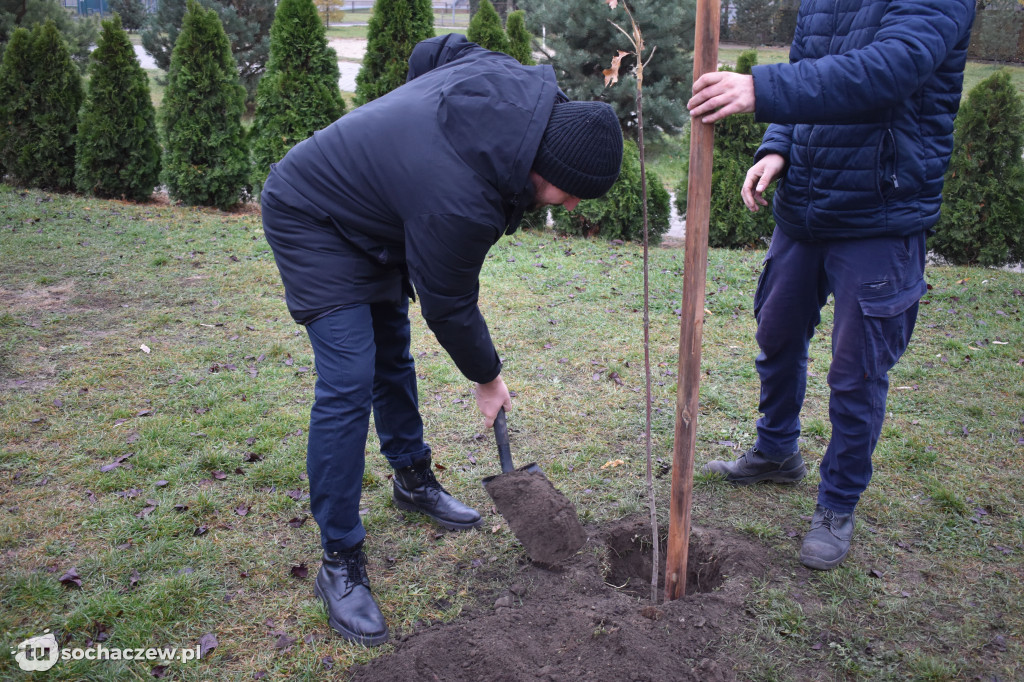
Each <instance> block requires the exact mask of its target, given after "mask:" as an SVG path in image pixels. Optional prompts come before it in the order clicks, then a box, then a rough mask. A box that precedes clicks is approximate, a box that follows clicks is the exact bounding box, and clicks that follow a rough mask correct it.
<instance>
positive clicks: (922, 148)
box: [752, 0, 974, 240]
mask: <svg viewBox="0 0 1024 682" xmlns="http://www.w3.org/2000/svg"><path fill="white" fill-rule="evenodd" d="M973 19H974V0H804V1H803V2H802V3H801V5H800V12H799V17H798V19H797V30H796V35H795V37H794V39H793V45H792V48H791V51H790V63H788V64H765V65H760V66H755V67H754V68H753V70H752V74H753V77H754V89H755V94H756V97H757V103H756V111H755V117H756V118H757V119H758V120H760V121H770V122H772V123H773V125H771V126H769V127H768V130H767V132H766V133H765V136H764V140H763V142H762V145H761V147H760V149H758V151H757V155H756V158H757V159H760V158H761V157H763V156H764V155H765V154H768V153H778V154H781V155H782V156H783V157H785V158H786V160H787V162H788V165H787V168H786V171H785V173H784V177H783V178H782V179H781V180H780V182H779V186H778V189H777V191H776V193H775V198H774V200H773V212H774V215H775V220H776V222H777V223H778V225H779V227H780V229H782V230H783V231H784V232H785V233H786V235H787V236H789V237H791V238H793V239H798V240H816V239H849V238H863V237H878V236H905V235H909V234H914V233H918V232H921V231H923V230H927V229H929V228H931V227H932V226H933V225H934V224H935V223H936V222H937V221H938V219H939V206H940V204H941V202H942V182H943V177H944V175H945V172H946V168H947V166H948V164H949V156H950V153H951V152H952V149H953V120H954V118H955V117H956V112H957V109H958V107H959V102H960V93H961V90H962V87H963V70H964V65H965V63H966V61H967V45H968V42H969V40H970V29H971V24H972V22H973Z"/></svg>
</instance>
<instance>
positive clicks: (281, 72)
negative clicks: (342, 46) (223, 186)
mask: <svg viewBox="0 0 1024 682" xmlns="http://www.w3.org/2000/svg"><path fill="white" fill-rule="evenodd" d="M344 113H345V102H344V100H342V98H341V90H339V89H338V60H337V56H336V55H335V53H334V50H332V49H331V48H330V47H328V46H327V33H326V31H325V30H324V25H323V23H322V22H321V21H320V17H319V15H318V13H317V8H316V6H315V5H314V4H313V0H281V4H279V5H278V6H277V16H276V18H275V19H274V25H273V26H272V27H271V29H270V62H269V64H268V65H267V73H266V75H264V76H263V79H262V80H261V81H260V84H259V89H258V90H257V93H256V116H255V118H254V120H253V127H252V131H251V132H250V134H249V136H250V140H251V148H252V155H253V175H252V186H253V193H254V194H256V195H257V196H258V195H259V192H260V190H261V189H262V188H263V183H264V181H265V180H266V179H267V174H268V173H269V172H270V164H272V163H274V162H276V161H279V160H280V159H281V157H283V156H284V155H285V153H286V152H287V151H288V150H289V149H291V148H292V147H293V146H294V145H295V144H296V143H298V142H301V141H302V140H304V139H306V138H307V137H309V136H310V135H312V134H313V133H314V132H315V131H317V130H320V129H321V128H324V127H326V126H328V125H330V124H331V123H332V122H333V121H335V120H336V119H338V118H339V117H340V116H341V115H342V114H344Z"/></svg>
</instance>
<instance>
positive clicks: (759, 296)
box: [754, 249, 772, 322]
mask: <svg viewBox="0 0 1024 682" xmlns="http://www.w3.org/2000/svg"><path fill="white" fill-rule="evenodd" d="M763 265H764V267H762V268H761V275H760V276H759V277H758V278H757V288H756V289H755V290H754V319H755V320H757V321H758V322H760V321H761V308H762V306H764V289H765V282H766V281H767V279H768V270H769V269H771V267H772V254H771V250H770V249H769V251H768V254H767V255H765V257H764V263H763Z"/></svg>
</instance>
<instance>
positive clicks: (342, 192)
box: [261, 35, 622, 645]
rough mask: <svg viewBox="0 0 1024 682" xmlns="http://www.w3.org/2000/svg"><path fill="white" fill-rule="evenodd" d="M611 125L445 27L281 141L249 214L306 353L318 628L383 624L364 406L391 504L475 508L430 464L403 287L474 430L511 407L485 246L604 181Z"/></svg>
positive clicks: (363, 639) (617, 137) (361, 636)
mask: <svg viewBox="0 0 1024 682" xmlns="http://www.w3.org/2000/svg"><path fill="white" fill-rule="evenodd" d="M621 161H622V132H621V129H620V127H619V122H618V119H617V118H616V116H615V114H614V112H613V111H612V109H611V107H610V106H608V105H607V104H604V103H600V102H570V101H567V99H566V98H565V96H564V95H563V94H562V93H561V91H560V90H559V88H558V84H557V83H556V81H555V74H554V71H553V69H552V68H551V67H550V66H534V67H527V66H522V65H521V64H519V63H518V62H517V61H516V60H514V59H512V58H511V57H508V56H507V55H503V54H498V53H494V52H489V51H487V50H484V49H482V48H480V47H478V46H477V45H474V44H473V43H470V42H468V41H466V39H465V38H464V37H463V36H460V35H448V36H441V37H439V38H433V39H431V40H427V41H424V42H422V43H420V44H419V45H418V46H417V47H416V48H415V50H414V51H413V54H412V56H411V57H410V60H409V78H408V82H407V83H406V84H405V85H403V86H402V87H400V88H398V89H396V90H394V91H393V92H391V93H389V94H387V95H385V96H383V97H381V98H379V99H377V100H374V101H373V102H370V103H369V104H366V105H364V106H361V107H359V108H358V109H356V110H354V111H352V112H351V113H349V114H347V115H345V116H344V117H342V118H341V119H339V120H338V121H336V122H335V123H333V124H332V125H330V126H329V127H327V128H325V129H324V130H321V131H318V132H317V133H315V134H314V135H313V137H311V138H309V139H307V140H305V141H303V142H300V143H299V144H297V145H296V146H295V147H294V148H293V149H292V150H291V151H289V152H288V154H287V155H286V156H285V157H284V159H282V160H281V161H280V162H279V163H277V164H275V165H274V166H273V167H272V169H271V172H270V176H269V177H268V178H267V181H266V184H265V185H264V189H263V193H262V195H261V201H262V211H263V226H264V232H265V234H266V237H267V241H268V242H269V243H270V245H271V247H272V248H273V251H274V257H275V260H276V263H277V266H278V269H279V271H280V273H281V278H282V280H283V282H284V287H285V300H286V302H287V304H288V309H289V311H290V312H291V314H292V316H293V317H294V319H295V320H296V321H297V322H298V323H299V324H303V325H305V326H306V330H307V332H308V334H309V338H310V342H311V343H312V346H313V351H314V355H315V360H316V371H317V380H316V387H315V399H314V403H313V407H312V410H311V413H310V424H309V444H308V449H307V457H306V466H307V470H308V474H309V492H310V506H311V508H312V511H313V516H314V518H315V519H316V521H317V524H318V525H319V526H320V536H321V542H322V545H323V550H324V555H323V564H322V566H321V568H320V571H319V572H318V573H317V577H316V582H315V586H314V589H315V591H316V594H317V595H318V596H319V597H320V599H321V600H322V601H323V602H324V604H325V606H326V608H327V613H328V620H329V623H330V625H331V627H332V628H333V629H334V630H335V631H336V632H338V633H339V634H341V635H342V636H343V637H345V638H346V639H349V640H351V641H356V642H360V643H362V644H365V645H377V644H381V643H383V642H384V641H386V640H387V638H388V629H387V625H386V623H385V622H384V617H383V616H382V615H381V612H380V609H379V608H378V607H377V604H376V603H375V602H374V599H373V596H372V595H371V593H370V588H369V580H368V578H367V575H366V568H365V561H366V559H365V555H364V553H363V551H362V545H363V539H364V538H365V536H366V532H365V530H364V529H363V525H362V523H361V521H360V519H359V497H360V492H361V488H362V480H363V467H364V453H365V448H366V436H367V430H368V428H369V418H370V412H371V409H372V412H373V417H374V426H375V428H376V430H377V435H378V436H379V438H380V445H381V451H382V452H383V454H384V455H385V457H386V458H387V460H388V463H389V464H390V465H391V466H392V467H393V468H394V470H395V475H394V478H393V495H394V503H395V506H396V507H398V508H399V509H404V510H411V511H417V512H422V513H423V514H426V515H427V516H429V517H430V518H431V519H433V520H434V521H435V522H437V523H438V524H440V525H441V526H443V527H445V528H448V529H451V530H464V529H470V528H475V527H477V526H479V525H480V524H481V523H482V520H481V518H480V514H479V513H477V512H476V510H474V509H472V508H470V507H468V506H466V505H465V504H463V503H462V502H460V501H459V500H457V499H455V498H454V497H453V496H451V495H450V494H449V493H448V492H447V491H446V490H445V489H444V488H443V487H441V485H440V484H439V483H438V481H437V479H436V478H435V477H434V474H433V472H432V470H431V450H430V446H429V445H427V444H426V443H425V442H424V440H423V422H422V420H421V418H420V414H419V408H418V402H417V392H416V373H415V368H414V366H413V359H412V355H411V353H410V348H409V338H410V335H409V317H408V310H409V300H410V298H412V297H414V296H418V298H419V303H420V308H421V311H422V314H423V317H424V318H425V319H426V321H427V324H428V326H429V327H430V329H431V330H432V331H433V333H434V335H435V336H436V337H437V340H438V341H439V342H440V343H441V345H442V346H443V347H444V349H445V350H446V351H447V352H448V354H449V355H450V356H451V358H452V360H453V361H454V362H455V364H456V366H458V368H459V369H460V370H461V371H462V373H463V374H464V375H465V376H466V377H467V378H468V379H469V380H471V381H474V382H476V402H477V406H478V407H479V409H480V411H481V412H482V413H483V415H484V418H485V421H486V423H487V426H488V427H490V426H491V425H492V424H493V422H494V418H495V417H496V416H497V413H498V411H499V410H500V409H502V408H504V409H506V410H508V409H511V407H512V404H511V399H510V397H509V391H508V388H507V387H506V386H505V382H504V381H503V380H502V378H501V375H500V372H501V361H500V360H499V359H498V354H497V353H496V352H495V349H494V345H493V344H492V342H491V337H490V334H489V333H488V330H487V325H486V324H485V322H484V318H483V316H482V315H481V313H480V309H479V308H478V306H477V298H478V294H479V274H480V269H481V266H482V265H483V262H484V258H485V256H486V255H487V251H488V250H489V249H490V248H491V246H493V245H494V243H495V242H496V241H497V240H498V239H499V238H500V237H501V236H502V235H503V234H510V233H511V232H513V231H514V230H515V229H516V227H517V225H518V224H519V221H520V220H521V218H522V216H523V213H524V212H525V211H526V210H527V209H528V208H532V207H539V206H545V205H561V206H564V207H565V208H567V209H569V210H572V209H573V208H575V207H576V204H577V203H578V202H579V200H580V199H592V198H597V197H599V196H601V195H603V194H604V193H605V192H607V191H608V190H609V189H610V188H611V186H612V184H613V183H614V182H615V180H616V178H617V177H618V174H619V167H620V164H621Z"/></svg>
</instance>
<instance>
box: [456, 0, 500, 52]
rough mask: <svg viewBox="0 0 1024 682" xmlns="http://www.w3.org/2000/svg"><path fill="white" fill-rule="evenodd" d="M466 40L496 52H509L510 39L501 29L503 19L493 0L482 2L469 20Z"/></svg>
mask: <svg viewBox="0 0 1024 682" xmlns="http://www.w3.org/2000/svg"><path fill="white" fill-rule="evenodd" d="M466 38H468V39H469V40H470V41H471V42H474V43H476V44H477V45H479V46H480V47H484V48H487V49H488V50H492V51H494V52H508V49H509V48H508V37H507V36H506V35H505V29H503V28H502V27H501V17H499V16H498V12H497V10H495V9H494V5H492V4H491V0H480V7H479V9H477V11H476V13H475V14H474V15H473V16H472V18H471V19H470V20H469V28H467V29H466Z"/></svg>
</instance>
